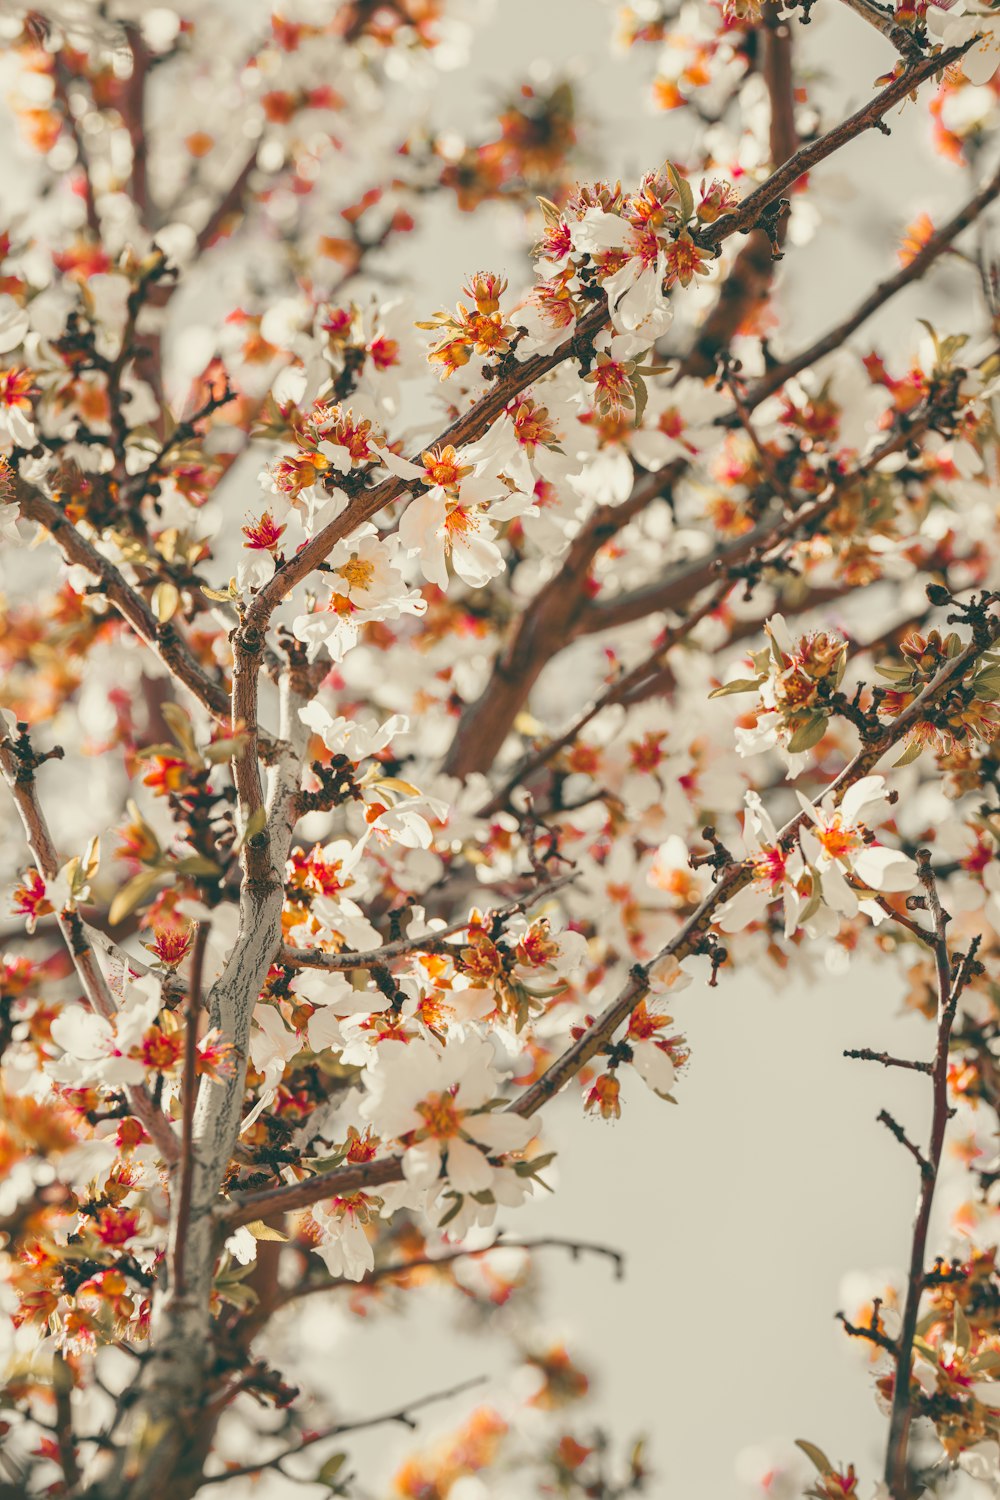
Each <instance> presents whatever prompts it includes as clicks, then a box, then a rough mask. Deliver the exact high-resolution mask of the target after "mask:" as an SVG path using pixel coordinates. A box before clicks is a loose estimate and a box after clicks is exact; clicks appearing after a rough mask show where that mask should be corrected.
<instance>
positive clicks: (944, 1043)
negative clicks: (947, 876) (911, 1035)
mask: <svg viewBox="0 0 1000 1500" xmlns="http://www.w3.org/2000/svg"><path fill="white" fill-rule="evenodd" d="M917 858H918V863H919V866H920V879H921V882H922V884H923V887H924V891H925V897H924V904H925V905H926V907H927V909H928V910H929V912H930V914H931V917H932V920H933V923H934V938H933V942H934V951H935V966H936V970H937V985H938V1024H937V1047H936V1049H935V1053H934V1062H933V1068H932V1072H931V1089H932V1096H933V1110H932V1115H931V1130H930V1142H929V1144H928V1147H927V1155H926V1157H925V1156H924V1154H923V1153H922V1152H917V1153H916V1154H917V1158H918V1160H919V1162H920V1193H919V1196H918V1199H917V1213H916V1218H915V1220H914V1225H913V1239H912V1242H911V1247H910V1267H909V1276H908V1280H907V1287H906V1300H905V1302H904V1304H903V1316H902V1321H901V1325H900V1331H899V1341H898V1348H897V1353H896V1373H895V1380H894V1383H893V1395H892V1413H891V1416H890V1419H889V1438H888V1443H887V1446H886V1458H885V1482H886V1486H887V1488H888V1490H889V1493H890V1495H892V1497H893V1500H908V1497H909V1494H910V1484H909V1468H910V1466H909V1439H910V1428H911V1426H912V1422H913V1397H912V1391H911V1389H910V1386H911V1380H912V1373H911V1372H912V1364H913V1341H914V1339H915V1337H916V1333H917V1323H918V1315H919V1311H920V1298H921V1294H922V1293H923V1290H924V1284H925V1282H924V1277H925V1269H924V1268H925V1261H926V1256H927V1234H928V1231H929V1229H930V1222H931V1209H932V1208H933V1206H934V1190H935V1187H936V1186H937V1179H938V1172H939V1170H940V1166H941V1155H942V1151H943V1149H944V1137H945V1131H946V1129H947V1126H948V1121H949V1120H950V1118H951V1115H952V1110H951V1108H950V1106H949V1104H948V1044H949V1041H950V1038H951V1028H952V1024H953V1022H954V1020H955V1010H956V1007H957V1005H958V999H959V996H960V994H961V991H962V988H963V982H964V981H963V975H967V972H968V966H969V964H970V963H971V962H972V960H973V959H974V956H975V946H976V945H973V949H972V950H971V952H970V954H969V955H967V956H966V959H965V961H964V963H963V965H962V968H961V969H960V971H959V975H958V977H957V978H956V979H955V980H954V982H953V980H952V975H951V958H950V955H949V952H948V936H947V926H948V916H947V913H946V912H945V911H944V910H943V909H942V907H941V902H940V898H939V896H938V890H937V882H936V881H935V879H934V875H933V873H932V871H931V867H930V853H929V851H927V850H920V851H919V853H918V856H917ZM977 942H978V940H977ZM879 1118H880V1119H882V1118H884V1119H885V1123H886V1124H888V1125H889V1128H890V1129H891V1130H893V1134H894V1135H895V1134H897V1129H898V1127H897V1129H893V1125H894V1123H895V1122H892V1121H891V1117H888V1116H886V1114H885V1111H884V1110H883V1112H882V1115H880V1117H879ZM903 1143H904V1144H905V1145H907V1146H908V1147H909V1148H910V1149H911V1150H913V1149H914V1148H913V1147H912V1146H911V1145H910V1143H909V1142H908V1141H907V1140H906V1139H905V1137H903Z"/></svg>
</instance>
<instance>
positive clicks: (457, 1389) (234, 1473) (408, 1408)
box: [201, 1375, 487, 1486]
mask: <svg viewBox="0 0 1000 1500" xmlns="http://www.w3.org/2000/svg"><path fill="white" fill-rule="evenodd" d="M486 1380H487V1376H485V1375H476V1376H474V1377H473V1378H472V1379H471V1380H462V1381H460V1382H459V1383H458V1385H453V1386H449V1387H448V1389H447V1390H443V1391H432V1392H431V1394H430V1395H428V1396H420V1397H418V1399H417V1400H415V1401H407V1402H406V1403H405V1404H404V1405H403V1406H397V1407H394V1408H393V1409H392V1411H384V1412H380V1413H379V1414H378V1416H375V1417H364V1418H362V1419H361V1420H359V1421H357V1422H338V1423H337V1424H336V1426H334V1427H325V1428H324V1429H323V1430H322V1431H321V1432H312V1433H310V1434H309V1436H308V1437H303V1439H302V1441H301V1442H300V1443H296V1444H294V1445H292V1446H289V1447H287V1448H283V1449H282V1451H281V1452H280V1453H276V1454H275V1455H274V1457H273V1458H265V1459H262V1460H261V1461H260V1463H256V1464H243V1465H241V1467H240V1468H238V1469H229V1470H227V1471H226V1473H225V1474H210V1475H208V1476H207V1478H204V1479H203V1480H202V1481H201V1483H202V1485H203V1486H207V1485H210V1484H228V1482H229V1481H230V1480H231V1479H244V1478H246V1476H247V1475H249V1474H260V1473H261V1472H262V1470H264V1469H273V1468H278V1467H279V1466H280V1465H281V1464H283V1463H284V1462H285V1460H286V1459H288V1458H294V1457H295V1456H296V1454H299V1453H303V1452H305V1450H306V1449H307V1448H312V1447H314V1446H315V1445H316V1444H317V1443H325V1442H328V1441H329V1440H330V1439H331V1438H335V1437H343V1436H344V1435H345V1434H347V1433H350V1432H364V1431H365V1430H366V1429H367V1428H369V1427H381V1426H383V1425H384V1424H385V1423H386V1422H398V1423H400V1424H401V1425H402V1426H403V1427H409V1428H411V1429H412V1428H415V1427H416V1426H417V1423H416V1422H415V1421H414V1420H413V1413H414V1412H416V1411H422V1410H423V1408H424V1407H426V1406H431V1405H434V1404H435V1403H437V1402H439V1401H450V1400H452V1399H453V1398H454V1397H455V1396H462V1395H464V1394H465V1392H466V1391H471V1390H474V1389H475V1388H476V1386H480V1385H484V1384H485V1383H486Z"/></svg>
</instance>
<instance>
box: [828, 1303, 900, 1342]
mask: <svg viewBox="0 0 1000 1500" xmlns="http://www.w3.org/2000/svg"><path fill="white" fill-rule="evenodd" d="M881 1305H882V1301H881V1298H880V1297H876V1298H875V1305H874V1310H873V1312H872V1316H871V1321H870V1322H869V1323H868V1324H867V1325H861V1324H857V1323H852V1322H850V1321H849V1319H848V1318H847V1317H845V1315H844V1314H843V1313H842V1312H839V1313H837V1315H836V1316H837V1320H838V1322H840V1323H842V1324H843V1325H844V1331H845V1332H846V1333H849V1334H850V1336H851V1338H852V1339H867V1340H868V1341H869V1343H872V1344H875V1345H876V1346H877V1347H878V1348H879V1349H884V1350H885V1352H886V1353H887V1354H892V1355H895V1354H896V1352H897V1350H896V1344H895V1340H893V1339H891V1338H890V1337H889V1335H888V1334H887V1333H883V1331H882V1329H881V1328H880V1327H879V1323H878V1315H879V1308H880V1307H881Z"/></svg>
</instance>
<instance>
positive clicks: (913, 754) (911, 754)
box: [893, 740, 924, 770]
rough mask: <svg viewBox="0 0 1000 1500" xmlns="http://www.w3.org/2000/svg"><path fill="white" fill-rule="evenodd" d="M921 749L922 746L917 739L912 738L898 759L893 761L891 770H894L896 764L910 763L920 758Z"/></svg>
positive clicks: (904, 764) (906, 764) (922, 748)
mask: <svg viewBox="0 0 1000 1500" xmlns="http://www.w3.org/2000/svg"><path fill="white" fill-rule="evenodd" d="M923 750H924V747H923V745H922V744H921V743H920V741H919V740H912V741H911V742H910V744H909V745H907V747H906V749H905V750H904V751H903V753H902V755H901V756H900V757H899V759H898V760H897V761H894V762H893V770H895V769H896V767H897V766H909V765H912V764H913V762H914V761H915V760H919V759H920V756H921V755H922V754H923Z"/></svg>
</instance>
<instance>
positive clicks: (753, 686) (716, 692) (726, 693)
mask: <svg viewBox="0 0 1000 1500" xmlns="http://www.w3.org/2000/svg"><path fill="white" fill-rule="evenodd" d="M759 687H760V682H759V680H758V678H756V677H734V678H733V680H732V682H725V683H723V685H722V687H717V688H715V689H713V691H712V692H710V693H709V695H708V696H709V697H710V698H729V697H730V696H731V695H732V694H733V693H755V692H756V691H757V689H758V688H759Z"/></svg>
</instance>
